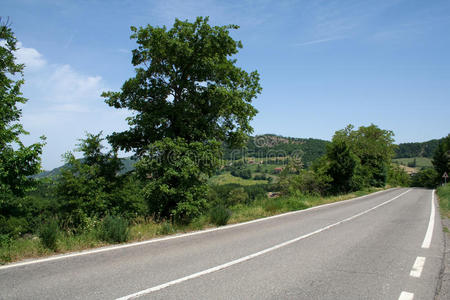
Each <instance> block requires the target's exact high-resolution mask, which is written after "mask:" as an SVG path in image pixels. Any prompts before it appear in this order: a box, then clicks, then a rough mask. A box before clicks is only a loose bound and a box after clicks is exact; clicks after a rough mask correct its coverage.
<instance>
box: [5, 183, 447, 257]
mask: <svg viewBox="0 0 450 300" xmlns="http://www.w3.org/2000/svg"><path fill="white" fill-rule="evenodd" d="M230 176H231V175H230ZM256 182H258V183H260V182H261V181H256ZM447 187H448V186H447ZM377 190H380V189H375V188H372V189H368V190H364V191H358V192H354V193H350V194H346V195H340V196H332V197H314V196H304V195H301V194H299V195H296V196H289V197H286V196H285V197H278V198H266V199H258V200H255V201H254V202H252V203H251V204H249V205H243V204H238V205H236V206H234V207H231V208H230V210H231V217H230V219H229V220H227V221H228V224H233V223H240V222H245V221H250V220H255V219H259V218H264V217H269V216H273V215H276V214H280V213H285V212H289V211H294V210H301V209H305V208H308V207H312V206H317V205H321V204H326V203H332V202H337V201H342V200H347V199H350V198H355V197H358V196H362V195H366V194H369V193H371V192H374V191H377ZM439 192H440V191H439V190H438V193H439ZM444 192H445V193H446V194H445V195H447V196H446V197H447V198H445V199H447V200H446V201H447V202H446V203H447V206H446V207H448V209H450V206H449V205H448V203H449V202H450V201H449V200H448V199H449V195H450V191H449V189H448V188H447V190H445V191H444ZM441 194H442V191H441ZM440 197H441V195H440ZM441 206H443V205H442V204H441ZM447 212H448V211H447ZM215 226H216V225H214V224H213V222H212V221H211V218H210V215H209V214H205V215H202V216H200V217H198V218H197V219H194V220H193V221H192V222H191V223H190V224H188V225H177V224H171V223H169V222H167V221H165V222H160V223H158V222H155V221H153V219H151V218H147V219H144V218H141V219H138V220H135V221H134V222H133V223H132V224H130V226H129V241H130V242H136V241H142V240H148V239H151V238H155V237H158V236H163V235H167V234H175V233H184V232H190V231H193V230H201V229H206V228H211V227H215ZM99 230H100V228H96V227H94V228H92V229H90V230H89V231H86V232H82V233H80V234H76V235H75V234H73V233H71V232H64V231H60V232H59V233H58V238H57V245H56V249H57V250H56V251H52V250H50V249H48V248H45V247H44V246H43V245H42V243H41V241H40V239H39V238H38V237H37V236H29V237H27V238H19V239H14V240H9V241H8V242H6V240H5V239H3V238H2V240H1V243H0V264H5V263H9V262H13V261H19V260H23V259H28V258H37V257H42V256H48V255H52V254H55V253H67V252H73V251H80V250H85V249H89V248H96V247H101V246H106V245H108V243H107V242H105V241H101V240H100V239H99V232H98V231H99Z"/></svg>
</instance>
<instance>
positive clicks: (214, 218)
mask: <svg viewBox="0 0 450 300" xmlns="http://www.w3.org/2000/svg"><path fill="white" fill-rule="evenodd" d="M230 217H231V211H230V210H229V209H227V208H226V207H225V206H224V205H218V206H215V207H213V208H212V209H211V210H210V212H209V218H210V221H211V223H213V224H215V225H217V226H223V225H226V224H227V223H228V220H229V219H230Z"/></svg>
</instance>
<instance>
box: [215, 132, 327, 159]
mask: <svg viewBox="0 0 450 300" xmlns="http://www.w3.org/2000/svg"><path fill="white" fill-rule="evenodd" d="M329 143H330V142H329V141H325V140H320V139H312V138H308V139H302V138H292V137H283V136H278V135H273V134H265V135H260V136H255V137H250V138H249V140H248V142H247V145H246V147H245V148H242V149H229V148H226V147H225V150H224V156H223V157H224V159H228V160H235V159H240V158H242V157H243V156H244V155H245V156H246V157H257V158H274V157H287V156H294V157H297V158H301V160H302V162H303V164H305V166H309V165H310V164H311V163H312V162H313V161H314V160H316V159H318V158H319V157H321V156H323V155H324V154H325V153H326V147H327V145H328V144H329Z"/></svg>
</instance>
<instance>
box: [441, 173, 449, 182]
mask: <svg viewBox="0 0 450 300" xmlns="http://www.w3.org/2000/svg"><path fill="white" fill-rule="evenodd" d="M442 178H444V180H445V184H447V178H448V174H447V172H444V175H442Z"/></svg>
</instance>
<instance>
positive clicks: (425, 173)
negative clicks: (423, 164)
mask: <svg viewBox="0 0 450 300" xmlns="http://www.w3.org/2000/svg"><path fill="white" fill-rule="evenodd" d="M438 180H439V179H438V174H437V172H436V170H434V169H425V170H422V171H420V172H419V173H417V174H415V175H414V176H413V177H412V184H411V185H412V186H421V187H426V188H434V187H436V186H437V185H438V182H439V181H438Z"/></svg>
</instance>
